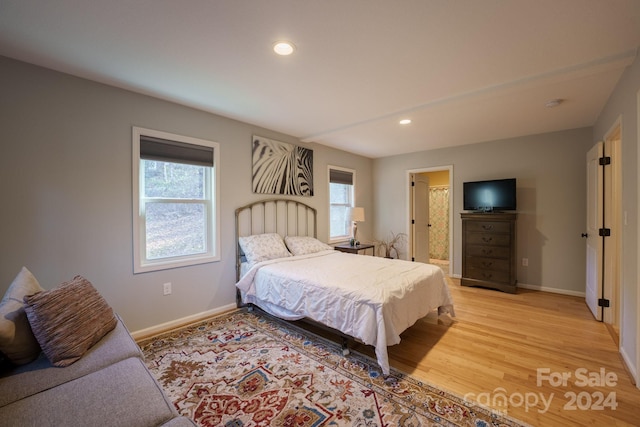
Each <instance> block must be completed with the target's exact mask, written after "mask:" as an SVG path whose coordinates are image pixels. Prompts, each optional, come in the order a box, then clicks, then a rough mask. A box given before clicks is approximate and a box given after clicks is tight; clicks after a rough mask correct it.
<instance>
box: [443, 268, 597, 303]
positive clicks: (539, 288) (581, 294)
mask: <svg viewBox="0 0 640 427" xmlns="http://www.w3.org/2000/svg"><path fill="white" fill-rule="evenodd" d="M449 277H453V278H454V279H461V278H462V275H461V274H453V275H451V276H449ZM518 287H519V288H522V289H529V290H532V291H541V292H551V293H554V294H562V295H571V296H574V297H582V298H584V297H585V293H584V292H578V291H569V290H567V289H558V288H549V287H547V286H541V285H528V284H526V283H518Z"/></svg>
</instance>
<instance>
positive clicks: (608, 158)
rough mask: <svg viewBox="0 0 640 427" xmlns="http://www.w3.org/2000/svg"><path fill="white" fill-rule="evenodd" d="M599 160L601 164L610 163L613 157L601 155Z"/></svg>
mask: <svg viewBox="0 0 640 427" xmlns="http://www.w3.org/2000/svg"><path fill="white" fill-rule="evenodd" d="M598 162H599V163H600V166H606V165H610V164H611V157H609V156H605V157H600V159H599V160H598Z"/></svg>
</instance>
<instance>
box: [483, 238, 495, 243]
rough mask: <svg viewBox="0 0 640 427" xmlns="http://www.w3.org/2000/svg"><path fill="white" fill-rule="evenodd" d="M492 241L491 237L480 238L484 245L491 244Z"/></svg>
mask: <svg viewBox="0 0 640 427" xmlns="http://www.w3.org/2000/svg"><path fill="white" fill-rule="evenodd" d="M492 240H493V237H483V238H482V241H483V242H485V243H489V242H491V241H492Z"/></svg>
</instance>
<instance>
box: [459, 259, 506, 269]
mask: <svg viewBox="0 0 640 427" xmlns="http://www.w3.org/2000/svg"><path fill="white" fill-rule="evenodd" d="M465 261H466V265H467V268H475V269H482V270H494V271H507V272H508V271H509V267H510V260H509V259H497V258H479V257H467V259H466V260H465Z"/></svg>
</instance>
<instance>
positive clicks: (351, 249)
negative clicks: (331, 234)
mask: <svg viewBox="0 0 640 427" xmlns="http://www.w3.org/2000/svg"><path fill="white" fill-rule="evenodd" d="M334 248H335V250H337V251H340V252H346V253H349V254H359V253H360V251H362V253H363V254H365V255H366V254H367V249H371V255H375V254H376V253H375V251H376V247H375V245H372V244H370V243H360V244H359V245H358V246H351V245H350V244H348V243H345V244H342V245H335V246H334Z"/></svg>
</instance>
